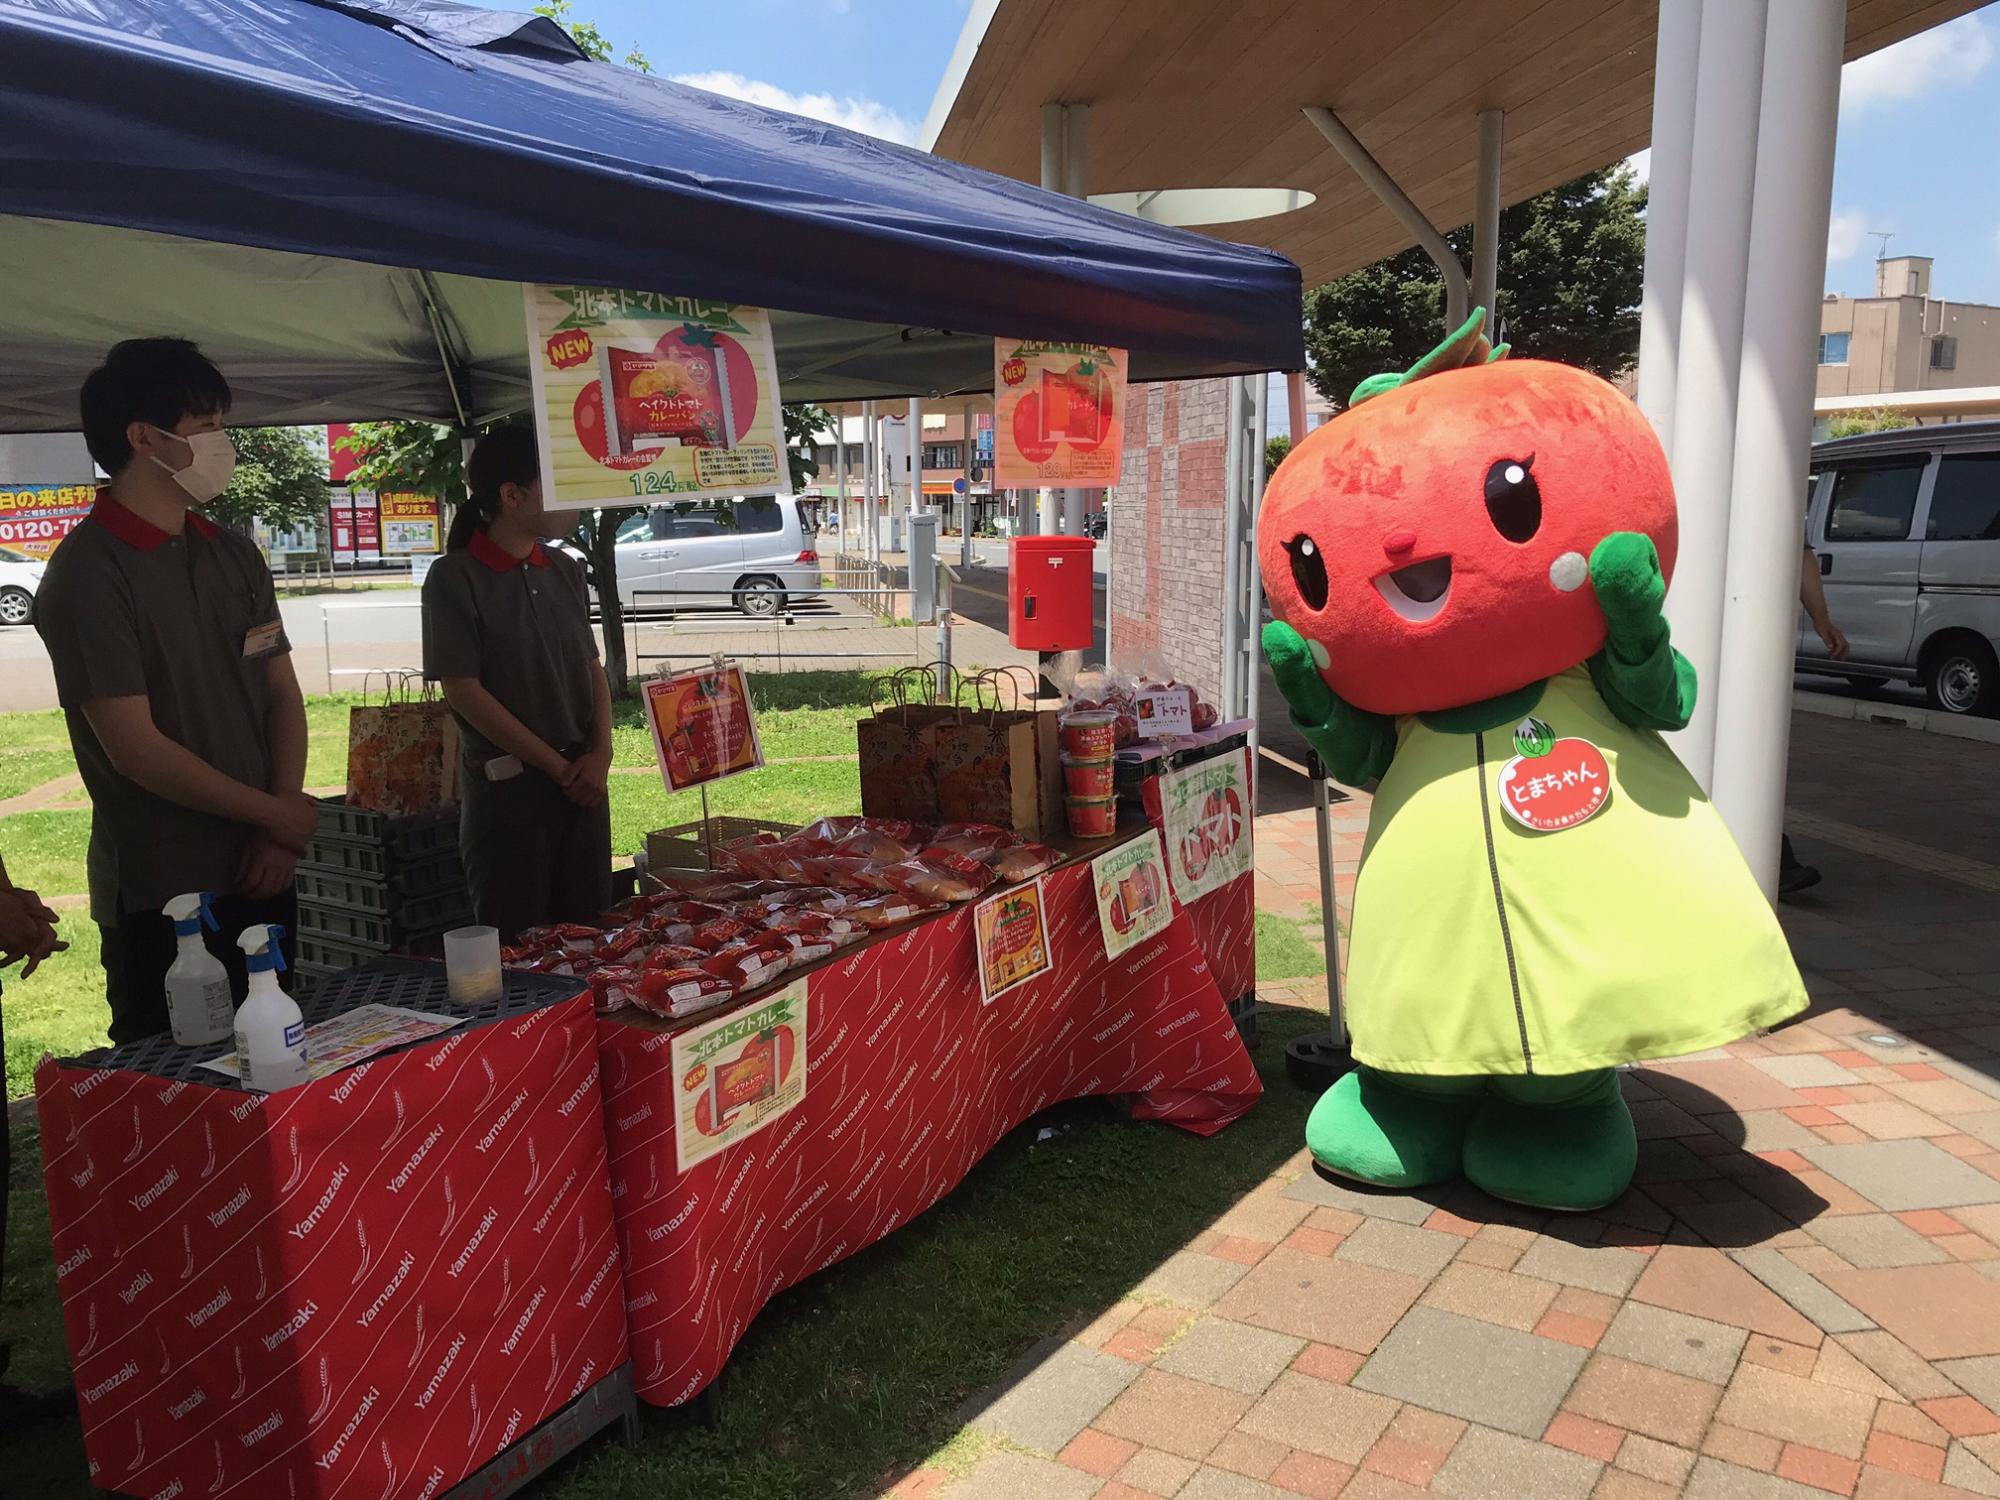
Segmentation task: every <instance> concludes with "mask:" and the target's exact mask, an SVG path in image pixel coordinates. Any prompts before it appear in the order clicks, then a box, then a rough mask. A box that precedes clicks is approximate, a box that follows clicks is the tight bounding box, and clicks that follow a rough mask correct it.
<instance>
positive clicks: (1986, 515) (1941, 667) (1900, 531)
mask: <svg viewBox="0 0 2000 1500" xmlns="http://www.w3.org/2000/svg"><path fill="white" fill-rule="evenodd" d="M1806 541H1807V545H1808V546H1809V547H1811V548H1812V550H1813V552H1814V554H1815V555H1816V556H1817V557H1818V559H1819V570H1820V573H1821V575H1822V576H1823V577H1824V578H1825V580H1826V602H1827V609H1828V612H1829V613H1830V614H1831V615H1832V616H1833V620H1834V623H1835V624H1837V625H1838V626H1839V627H1840V628H1841V630H1842V631H1843V632H1844V633H1845V634H1846V636H1847V640H1848V645H1849V652H1850V654H1849V656H1848V658H1847V660H1845V661H1841V662H1834V661H1831V660H1829V659H1828V657H1827V654H1826V648H1825V647H1824V646H1823V645H1821V643H1820V640H1819V637H1818V635H1817V634H1815V633H1814V631H1813V629H1812V625H1811V623H1810V622H1809V621H1806V620H1804V619H1803V617H1801V623H1800V626H1799V644H1798V660H1797V665H1798V667H1799V668H1800V669H1801V670H1804V671H1811V672H1831V673H1834V674H1836V675H1839V676H1844V677H1846V678H1847V679H1848V680H1849V681H1850V682H1852V683H1854V684H1855V685H1856V686H1858V687H1868V686H1873V685H1876V684H1879V683H1883V682H1914V683H1917V684H1919V685H1920V686H1921V687H1922V688H1923V689H1924V692H1925V693H1926V694H1927V695H1928V697H1929V698H1930V701H1931V704H1932V706H1934V707H1936V708H1939V709H1942V710H1944V711H1945V712H1947V713H1955V714H1970V713H1992V712H1994V711H1995V710H1996V709H2000V422H1962V423H1951V424H1947V425H1944V426H1939V427H1912V428H1904V429H1902V430H1901V431H1897V432H1878V433H1868V434H1865V435H1863V436H1861V437H1851V438H1840V439H1836V440H1834V441H1832V442H1826V443H1819V444H1816V445H1815V446H1814V448H1813V455H1812V477H1811V478H1810V480H1809V481H1808V482H1807V486H1806Z"/></svg>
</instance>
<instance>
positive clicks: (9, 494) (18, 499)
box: [0, 484, 97, 562]
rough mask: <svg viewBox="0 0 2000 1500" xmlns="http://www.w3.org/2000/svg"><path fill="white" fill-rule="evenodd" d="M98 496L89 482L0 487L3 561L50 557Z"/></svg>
mask: <svg viewBox="0 0 2000 1500" xmlns="http://www.w3.org/2000/svg"><path fill="white" fill-rule="evenodd" d="M96 499H97V491H96V489H95V488H94V487H92V486H90V485H87V484H23V485H13V486H7V487H0V562H46V561H48V557H49V554H50V553H51V552H53V551H55V550H56V543H57V542H60V541H61V540H62V539H63V538H64V537H66V536H68V535H69V534H70V532H71V531H73V530H75V528H76V524H77V522H79V521H81V520H82V519H83V518H84V517H85V516H87V515H89V514H90V507H91V505H92V504H93V503H95V501H96Z"/></svg>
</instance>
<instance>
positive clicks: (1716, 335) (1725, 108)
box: [1667, 0, 1792, 788]
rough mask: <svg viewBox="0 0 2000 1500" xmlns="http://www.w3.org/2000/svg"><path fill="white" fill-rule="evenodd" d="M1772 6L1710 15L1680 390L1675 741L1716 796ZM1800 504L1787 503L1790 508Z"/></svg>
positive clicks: (1704, 30) (1672, 602)
mask: <svg viewBox="0 0 2000 1500" xmlns="http://www.w3.org/2000/svg"><path fill="white" fill-rule="evenodd" d="M1766 10H1767V5H1766V0H1729V3H1728V4H1727V5H1719V6H1710V7H1708V8H1706V9H1705V10H1704V11H1703V13H1702V26H1701V79H1700V84H1699V93H1700V100H1701V108H1700V111H1699V113H1698V114H1697V115H1696V118H1695V126H1694V156H1695V160H1696V161H1698V162H1700V163H1701V172H1700V174H1699V175H1698V176H1697V177H1696V178H1695V180H1694V183H1693V186H1692V190H1691V191H1690V193H1689V195H1688V223H1687V281H1686V287H1685V289H1684V291H1683V292H1682V297H1681V341H1680V360H1679V369H1678V371H1677V377H1678V378H1677V379H1676V381H1675V386H1674V419H1673V434H1674V445H1673V449H1672V459H1673V472H1674V491H1675V494H1676V496H1677V497H1678V500H1679V502H1680V561H1679V565H1678V567H1677V569H1676V571H1675V574H1674V581H1673V588H1672V590H1671V592H1670V593H1669V594H1668V596H1667V618H1668V620H1669V621H1670V622H1671V623H1672V626H1673V633H1674V642H1675V644H1676V645H1677V646H1679V647H1680V649H1681V651H1682V652H1683V653H1684V654H1685V655H1686V657H1687V659H1688V660H1689V661H1690V662H1692V663H1693V664H1694V669H1695V674H1696V679H1697V681H1698V682H1699V684H1700V692H1699V693H1698V694H1697V697H1696V701H1695V712H1694V719H1693V721H1692V722H1691V723H1690V724H1689V725H1688V727H1687V728H1686V729H1683V730H1681V731H1680V733H1678V734H1677V735H1675V736H1674V737H1673V744H1674V749H1675V751H1676V752H1677V753H1678V754H1679V755H1680V758H1681V760H1682V762H1683V763H1685V764H1686V766H1687V768H1688V770H1689V771H1691V772H1693V774H1694V778H1695V780H1696V781H1698V782H1700V783H1701V785H1702V786H1703V787H1704V788H1706V787H1707V786H1708V785H1709V784H1710V780H1711V777H1712V775H1713V772H1714V765H1715V682H1716V676H1717V669H1718V667H1719V666H1720V663H1721V659H1722V590H1723V574H1724V570H1725V568H1726V567H1727V565H1728V555H1729V485H1730V480H1731V476H1732V474H1733V472H1734V469H1735V463H1736V392H1737V380H1738V376H1739V374H1740V372H1741V369H1742V359H1743V299H1744V295H1745V286H1744V284H1745V278H1746V276H1747V275H1748V273H1749V264H1750V254H1749V244H1750V197H1751V192H1752V190H1753V187H1754V176H1755V171H1756V163H1757V113H1758V97H1759V93H1760V90H1761V87H1762V83H1763V77H1764V19H1765V12H1766ZM1791 499H1792V497H1791V496H1789V495H1788V496H1786V503H1787V504H1789V503H1790V502H1791Z"/></svg>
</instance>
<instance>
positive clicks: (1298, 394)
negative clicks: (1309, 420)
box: [1285, 370, 1306, 448]
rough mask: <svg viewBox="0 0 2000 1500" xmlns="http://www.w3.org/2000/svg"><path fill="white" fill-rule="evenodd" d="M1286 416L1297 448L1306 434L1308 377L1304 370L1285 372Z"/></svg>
mask: <svg viewBox="0 0 2000 1500" xmlns="http://www.w3.org/2000/svg"><path fill="white" fill-rule="evenodd" d="M1285 416H1286V419H1287V420H1286V424H1285V425H1286V426H1287V427H1288V428H1290V429H1291V435H1292V446H1293V447H1294V448H1296V447H1298V445H1299V444H1300V443H1302V442H1304V441H1305V436H1306V377H1305V372H1304V371H1302V370H1287V371H1286V372H1285Z"/></svg>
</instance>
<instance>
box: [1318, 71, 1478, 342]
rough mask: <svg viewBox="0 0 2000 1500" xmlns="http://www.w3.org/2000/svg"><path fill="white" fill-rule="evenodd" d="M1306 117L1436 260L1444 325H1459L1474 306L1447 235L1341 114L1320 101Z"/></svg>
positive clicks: (1427, 253)
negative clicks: (1441, 277) (1441, 285)
mask: <svg viewBox="0 0 2000 1500" xmlns="http://www.w3.org/2000/svg"><path fill="white" fill-rule="evenodd" d="M1305 117H1306V118H1307V119H1308V120H1310V121H1312V123H1313V128H1314V129H1316V130H1318V131H1319V133H1320V134H1321V135H1323V136H1325V137H1326V139H1327V142H1328V144H1330V145H1331V146H1332V147H1333V149H1334V150H1336V151H1338V152H1339V153H1340V155H1341V159H1342V160H1343V161H1345V162H1346V163H1347V164H1348V166H1350V167H1352V168H1353V169H1354V175H1355V176H1356V177H1359V178H1360V179H1361V181H1362V182H1363V183H1364V184H1366V186H1367V188H1368V190H1369V191H1370V192H1372V193H1373V194H1374V195H1375V196H1376V197H1377V198H1379V199H1381V200H1382V203H1383V206H1384V207H1386V208H1387V209H1388V210H1389V212H1391V213H1392V214H1394V215H1395V216H1396V217H1397V219H1399V220H1400V221H1401V222H1402V225H1403V227H1404V228H1405V229H1407V230H1409V231H1410V233H1411V234H1413V235H1415V236H1416V240H1417V243H1418V244H1419V245H1422V246H1423V247H1424V253H1425V254H1426V255H1428V256H1430V258H1431V259H1432V260H1434V261H1435V262H1437V268H1438V270H1439V271H1441V272H1442V273H1443V274H1444V320H1445V324H1446V325H1447V327H1448V328H1456V327H1458V326H1459V325H1460V324H1461V323H1463V322H1464V321H1465V318H1466V311H1467V309H1468V308H1469V306H1470V305H1471V304H1470V297H1471V290H1470V288H1468V287H1467V286H1466V283H1465V267H1464V266H1463V265H1462V264H1460V262H1459V259H1458V257H1457V256H1456V255H1454V254H1453V253H1452V249H1451V246H1449V245H1447V244H1446V243H1445V240H1444V236H1443V235H1441V234H1439V233H1438V232H1437V229H1436V227H1435V226H1434V225H1433V224H1432V223H1431V221H1430V220H1429V219H1427V218H1425V217H1424V211H1423V210H1422V209H1420V208H1418V207H1417V205H1416V204H1414V203H1412V202H1411V201H1410V196H1409V194H1407V193H1405V192H1404V191H1403V190H1402V189H1401V188H1400V187H1398V186H1397V185H1396V179H1395V178H1393V177H1391V176H1390V175H1389V174H1388V173H1387V172H1386V171H1384V170H1383V169H1382V164H1381V163H1380V162H1378V161H1376V160H1375V158H1374V157H1373V156H1371V155H1369V153H1368V148H1367V147H1366V146H1364V145H1362V144H1361V141H1360V138H1359V137H1358V136H1356V135H1355V134H1354V132H1353V131H1351V130H1349V129H1348V128H1347V126H1346V125H1344V124H1343V123H1342V122H1341V119H1340V116H1338V115H1336V114H1335V113H1334V112H1333V111H1332V110H1330V109H1323V108H1321V107H1320V106H1319V105H1317V104H1308V105H1307V106H1306V107H1305Z"/></svg>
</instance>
